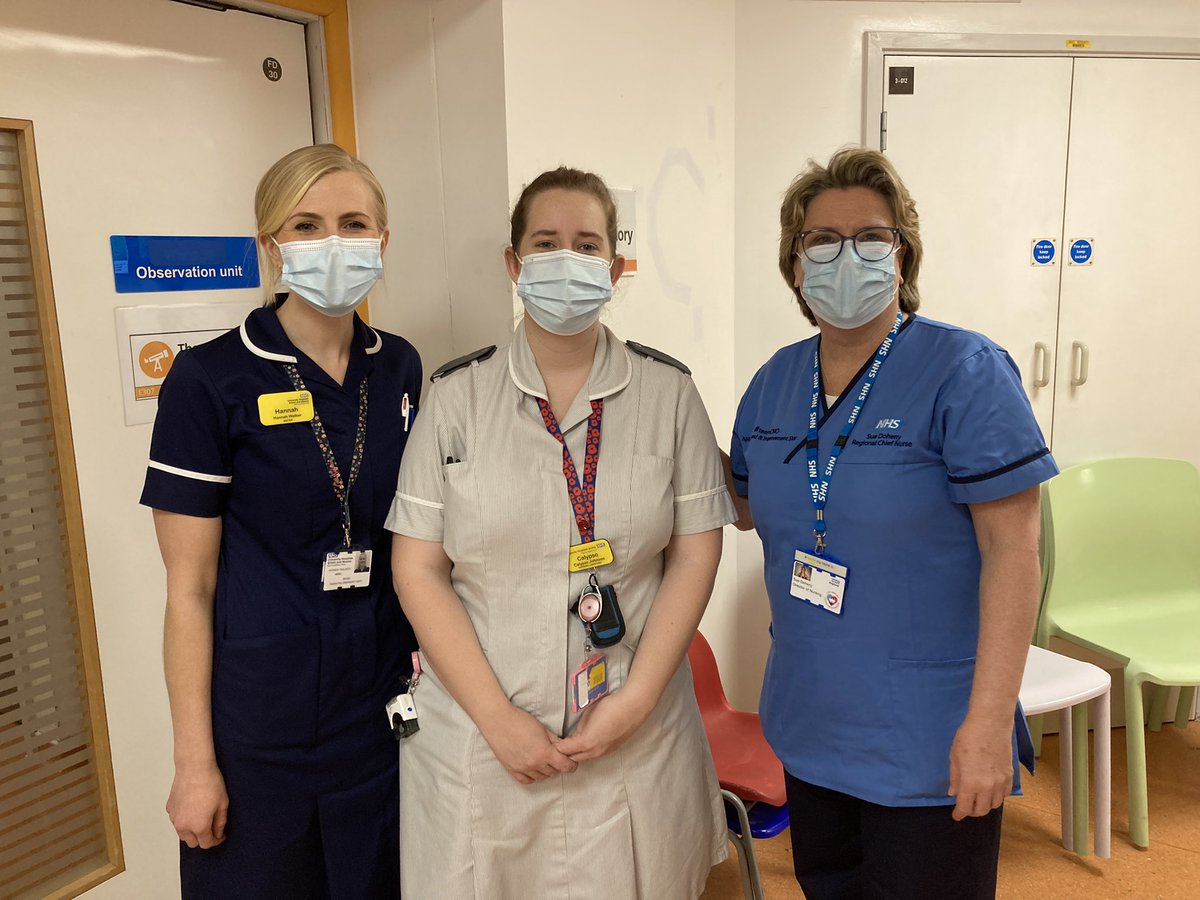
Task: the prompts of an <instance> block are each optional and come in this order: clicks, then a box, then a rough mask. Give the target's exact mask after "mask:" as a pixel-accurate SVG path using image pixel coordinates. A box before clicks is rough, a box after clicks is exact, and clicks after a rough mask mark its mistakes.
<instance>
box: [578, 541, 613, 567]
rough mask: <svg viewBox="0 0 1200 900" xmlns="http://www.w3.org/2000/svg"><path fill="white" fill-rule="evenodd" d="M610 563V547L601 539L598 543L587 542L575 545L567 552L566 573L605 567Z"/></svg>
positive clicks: (611, 556)
mask: <svg viewBox="0 0 1200 900" xmlns="http://www.w3.org/2000/svg"><path fill="white" fill-rule="evenodd" d="M612 561H613V552H612V547H610V546H609V545H608V541H606V540H604V539H603V538H601V539H600V540H598V541H588V542H587V543H586V544H576V545H575V546H574V547H572V548H571V549H570V550H569V551H567V571H569V572H584V571H587V570H588V569H597V568H599V567H600V566H607V565H608V564H609V563H611V562H612Z"/></svg>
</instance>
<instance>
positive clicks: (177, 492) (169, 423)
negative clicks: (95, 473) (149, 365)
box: [141, 350, 233, 518]
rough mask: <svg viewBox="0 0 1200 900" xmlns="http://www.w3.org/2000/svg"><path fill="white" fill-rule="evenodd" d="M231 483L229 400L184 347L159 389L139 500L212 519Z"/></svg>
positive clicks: (220, 507) (159, 507)
mask: <svg viewBox="0 0 1200 900" xmlns="http://www.w3.org/2000/svg"><path fill="white" fill-rule="evenodd" d="M232 481H233V462H232V454H231V452H230V446H229V416H228V413H227V411H226V409H225V404H224V403H223V401H222V399H221V396H220V394H219V393H218V392H217V387H216V385H215V384H213V381H212V379H211V378H210V377H209V375H208V373H207V372H206V371H205V370H204V367H203V366H202V365H201V364H200V363H199V362H198V361H197V360H196V358H195V353H194V352H192V351H189V350H185V351H184V352H182V353H180V354H179V356H177V357H176V358H175V362H174V364H173V365H172V366H171V371H170V372H169V373H168V374H167V377H166V378H165V379H163V384H162V389H161V390H160V391H159V395H158V414H157V415H156V417H155V419H154V433H153V436H152V437H151V439H150V461H149V463H148V465H147V469H146V481H145V485H144V486H143V488H142V497H141V503H142V505H143V506H149V507H152V508H154V509H161V510H166V511H167V512H175V513H182V514H183V515H187V516H199V517H202V518H214V517H216V516H219V515H221V513H222V512H223V511H224V509H225V501H226V499H227V498H228V496H229V485H230V484H231V482H232Z"/></svg>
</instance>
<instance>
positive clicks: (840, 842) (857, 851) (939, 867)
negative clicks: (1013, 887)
mask: <svg viewBox="0 0 1200 900" xmlns="http://www.w3.org/2000/svg"><path fill="white" fill-rule="evenodd" d="M784 777H785V781H786V783H787V799H788V815H789V816H790V818H791V833H792V857H793V863H794V865H795V869H796V880H797V881H798V882H800V887H801V888H802V889H803V891H804V896H805V898H806V900H992V898H994V897H995V896H996V863H997V861H998V860H999V856H1000V820H1001V814H1002V813H1003V809H1004V808H1003V807H1001V808H1000V809H996V810H993V811H992V812H991V813H989V814H988V815H986V816H982V817H979V818H967V819H963V820H962V821H961V822H955V821H954V820H953V819H952V818H951V816H950V813H951V811H952V810H953V809H954V807H953V806H916V807H893V806H878V805H876V804H874V803H868V802H866V801H865V800H859V799H858V798H857V797H851V796H849V795H848V794H843V793H840V792H838V791H831V790H829V789H828V788H823V787H817V786H816V785H813V784H809V783H807V782H804V781H800V780H799V779H798V778H794V777H793V776H792V775H791V774H789V773H787V772H785V773H784Z"/></svg>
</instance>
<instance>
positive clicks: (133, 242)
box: [108, 234, 259, 294]
mask: <svg viewBox="0 0 1200 900" xmlns="http://www.w3.org/2000/svg"><path fill="white" fill-rule="evenodd" d="M108 240H109V245H110V246H111V248H112V261H113V280H114V281H115V282H116V288H117V293H118V294H134V293H141V292H145V291H221V290H230V289H232V288H255V287H258V284H259V277H258V249H257V247H256V246H255V243H254V238H252V237H162V236H147V235H132V234H114V235H112V236H111V237H109V239H108Z"/></svg>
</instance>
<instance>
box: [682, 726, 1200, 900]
mask: <svg viewBox="0 0 1200 900" xmlns="http://www.w3.org/2000/svg"><path fill="white" fill-rule="evenodd" d="M1112 748H1113V754H1112V757H1113V811H1112V819H1113V836H1112V844H1113V852H1112V858H1111V859H1107V860H1102V859H1097V858H1096V857H1095V856H1086V857H1080V856H1076V855H1075V854H1074V853H1068V852H1067V851H1066V850H1064V849H1063V848H1062V844H1061V843H1060V840H1061V832H1060V830H1059V813H1058V809H1059V794H1058V785H1059V780H1058V778H1059V773H1058V739H1057V737H1055V736H1053V735H1049V736H1047V737H1046V739H1045V741H1044V742H1043V747H1042V756H1041V758H1040V759H1039V760H1038V772H1037V775H1036V777H1033V778H1029V777H1027V778H1026V779H1025V796H1023V797H1013V798H1010V799H1009V801H1008V802H1007V803H1006V804H1005V807H1004V836H1003V842H1002V844H1001V848H1000V883H999V889H998V891H997V897H999V898H1001V900H1025V898H1045V900H1076V898H1079V900H1108V898H1117V897H1135V898H1138V900H1142V898H1145V900H1158V898H1162V900H1197V898H1200V722H1192V723H1191V727H1189V728H1188V729H1187V731H1180V730H1178V729H1176V728H1174V727H1173V726H1170V725H1166V726H1163V730H1162V731H1161V732H1158V733H1155V732H1150V731H1147V733H1146V757H1147V760H1148V765H1149V774H1148V781H1149V791H1150V848H1149V849H1148V850H1139V849H1137V848H1136V847H1134V846H1133V844H1131V843H1130V842H1129V818H1128V810H1129V803H1128V795H1127V793H1126V787H1125V785H1126V781H1125V732H1124V730H1123V729H1117V730H1115V731H1113V742H1112ZM755 849H756V852H757V854H758V862H759V869H760V871H761V872H762V877H763V887H764V891H765V893H766V896H767V897H768V898H769V900H786V898H793V900H795V898H800V897H803V894H802V893H801V892H800V888H799V887H797V886H796V882H795V880H794V879H793V878H792V872H791V838H790V837H789V835H788V834H787V832H784V833H783V834H781V835H780V836H779V837H777V838H774V839H772V840H769V841H759V842H758V843H757V845H756V848H755ZM742 896H743V894H742V887H741V880H740V878H739V876H738V868H737V861H736V858H735V855H734V852H733V850H732V847H731V850H730V858H729V860H727V861H726V862H725V863H723V864H722V865H720V866H718V867H717V868H715V869H714V870H713V872H712V875H711V876H710V877H709V880H708V889H707V890H706V891H705V892H704V898H705V900H735V898H741V897H742Z"/></svg>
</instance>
